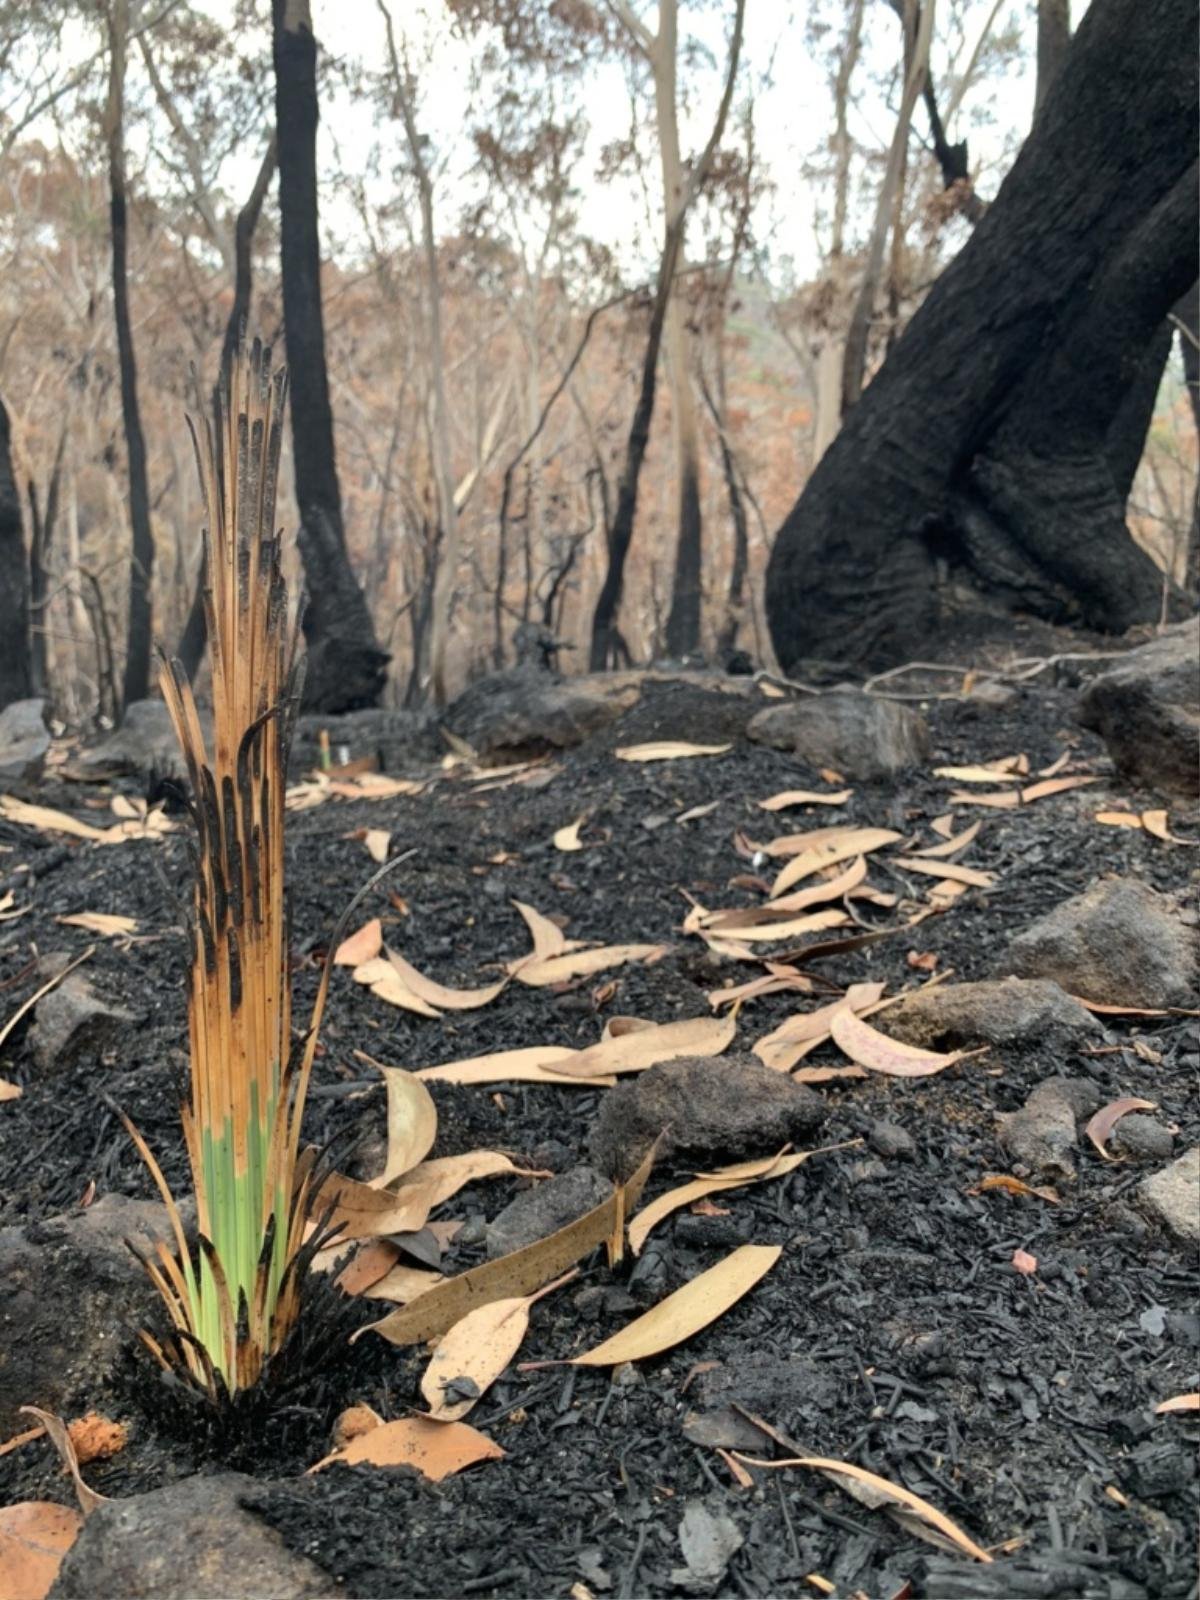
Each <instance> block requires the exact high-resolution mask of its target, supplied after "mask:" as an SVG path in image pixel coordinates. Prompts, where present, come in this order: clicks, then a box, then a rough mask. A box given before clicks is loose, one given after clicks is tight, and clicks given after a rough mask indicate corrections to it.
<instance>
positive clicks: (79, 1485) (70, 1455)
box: [18, 1406, 108, 1518]
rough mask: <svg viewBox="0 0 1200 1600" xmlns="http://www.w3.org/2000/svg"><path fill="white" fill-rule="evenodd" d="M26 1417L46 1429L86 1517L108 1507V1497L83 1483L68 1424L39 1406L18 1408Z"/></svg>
mask: <svg viewBox="0 0 1200 1600" xmlns="http://www.w3.org/2000/svg"><path fill="white" fill-rule="evenodd" d="M18 1409H19V1410H20V1411H21V1414H22V1415H23V1416H26V1417H36V1418H37V1420H38V1421H39V1422H40V1423H41V1425H42V1427H43V1428H45V1430H46V1433H47V1434H48V1436H49V1439H50V1443H51V1444H52V1445H53V1446H54V1448H55V1450H56V1451H57V1452H58V1458H59V1460H60V1461H61V1462H62V1464H63V1466H64V1468H65V1469H66V1471H67V1473H68V1474H69V1476H70V1479H71V1482H72V1484H73V1485H74V1488H75V1498H76V1500H77V1501H78V1502H79V1509H80V1511H81V1512H82V1513H83V1515H84V1517H85V1518H87V1517H90V1516H91V1514H92V1512H93V1511H95V1509H96V1507H97V1506H102V1505H106V1504H107V1503H108V1496H107V1495H105V1494H97V1493H96V1491H95V1489H92V1488H89V1487H88V1485H87V1484H86V1483H84V1481H83V1477H82V1475H81V1474H80V1471H79V1460H78V1458H77V1457H76V1454H75V1444H74V1441H73V1440H72V1438H71V1435H70V1433H69V1432H68V1431H67V1427H66V1424H65V1423H64V1422H63V1420H62V1418H61V1417H56V1416H55V1415H54V1413H53V1412H52V1411H42V1410H41V1409H40V1408H39V1407H38V1406H21V1407H19V1408H18Z"/></svg>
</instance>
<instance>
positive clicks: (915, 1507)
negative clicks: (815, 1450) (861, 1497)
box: [734, 1451, 992, 1562]
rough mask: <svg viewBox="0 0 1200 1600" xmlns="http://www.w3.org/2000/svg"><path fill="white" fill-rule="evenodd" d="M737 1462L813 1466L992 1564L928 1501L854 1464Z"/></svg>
mask: <svg viewBox="0 0 1200 1600" xmlns="http://www.w3.org/2000/svg"><path fill="white" fill-rule="evenodd" d="M734 1454H735V1456H736V1458H737V1460H739V1461H743V1462H745V1463H746V1465H747V1466H751V1467H772V1468H775V1467H809V1468H811V1469H812V1470H813V1471H815V1472H823V1473H824V1474H825V1475H826V1476H827V1477H829V1478H832V1479H833V1481H834V1482H835V1483H837V1482H838V1481H839V1480H841V1481H842V1486H843V1487H845V1483H846V1481H847V1480H848V1481H850V1482H853V1483H857V1484H862V1485H863V1486H865V1487H866V1488H868V1489H871V1490H873V1491H874V1492H875V1493H876V1494H877V1495H879V1496H880V1497H881V1499H882V1500H884V1501H889V1502H891V1503H892V1504H894V1505H897V1506H900V1507H903V1508H904V1510H906V1511H911V1512H913V1513H914V1515H916V1516H917V1517H919V1518H920V1519H921V1521H922V1522H925V1523H927V1524H928V1525H929V1526H930V1527H931V1528H936V1530H937V1531H938V1533H940V1534H942V1535H943V1537H944V1538H947V1539H949V1540H950V1542H951V1544H953V1545H954V1546H956V1548H957V1549H959V1550H961V1551H962V1552H963V1554H964V1555H968V1556H971V1557H972V1558H973V1559H974V1560H976V1561H982V1562H990V1561H991V1560H992V1557H991V1556H990V1555H989V1554H988V1552H987V1551H986V1550H985V1549H984V1548H983V1547H982V1546H981V1545H977V1544H976V1543H975V1541H974V1539H972V1538H971V1537H970V1536H969V1535H968V1534H966V1533H964V1532H963V1530H962V1529H961V1528H960V1527H959V1526H958V1524H957V1523H954V1522H951V1520H950V1518H949V1517H947V1516H945V1515H944V1514H943V1513H942V1512H941V1511H939V1510H938V1509H937V1507H936V1506H931V1505H930V1504H929V1502H928V1500H922V1499H921V1497H920V1496H919V1495H915V1494H913V1492H912V1490H911V1489H905V1488H904V1487H903V1486H902V1485H900V1484H898V1483H891V1482H890V1481H889V1480H888V1479H887V1478H881V1477H879V1476H878V1474H876V1473H874V1472H868V1471H867V1470H866V1468H865V1467H857V1466H855V1465H854V1463H853V1462H851V1461H834V1460H831V1459H830V1458H829V1457H828V1456H791V1457H788V1458H786V1459H784V1460H782V1461H760V1460H757V1459H756V1458H755V1457H754V1456H747V1455H743V1454H742V1453H741V1452H740V1451H735V1452H734Z"/></svg>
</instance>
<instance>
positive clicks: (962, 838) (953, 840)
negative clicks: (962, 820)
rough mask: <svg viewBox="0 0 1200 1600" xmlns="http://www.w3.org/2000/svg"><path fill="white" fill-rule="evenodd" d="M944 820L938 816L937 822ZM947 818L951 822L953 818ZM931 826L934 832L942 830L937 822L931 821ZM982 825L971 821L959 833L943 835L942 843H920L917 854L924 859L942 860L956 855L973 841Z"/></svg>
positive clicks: (944, 819)
mask: <svg viewBox="0 0 1200 1600" xmlns="http://www.w3.org/2000/svg"><path fill="white" fill-rule="evenodd" d="M946 820H947V819H946V818H944V817H939V818H938V822H944V821H946ZM949 820H950V822H951V824H953V820H954V819H953V818H950V819H949ZM932 826H933V829H934V831H935V832H937V833H940V832H941V831H942V830H941V829H940V828H938V826H937V822H935V823H933V824H932ZM982 827H983V823H982V822H972V823H971V825H970V827H968V828H964V829H963V831H962V832H961V833H952V834H947V835H944V842H943V843H942V844H931V845H922V847H921V848H920V849H919V850H918V851H917V854H918V855H919V856H921V857H922V859H924V860H926V861H935V860H942V861H944V860H946V859H947V858H948V857H950V856H956V855H957V854H958V853H959V851H960V850H965V849H966V848H967V846H968V845H969V844H971V843H973V842H974V840H975V838H976V837H977V835H978V833H979V830H980V828H982Z"/></svg>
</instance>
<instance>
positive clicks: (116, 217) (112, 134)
mask: <svg viewBox="0 0 1200 1600" xmlns="http://www.w3.org/2000/svg"><path fill="white" fill-rule="evenodd" d="M108 39H109V53H110V56H109V79H108V111H107V117H106V121H107V130H106V131H107V134H108V183H109V218H110V224H111V231H112V283H113V318H114V321H115V322H116V328H117V362H118V365H119V367H120V371H121V415H122V418H123V420H124V424H125V453H126V456H127V458H128V465H129V522H130V526H131V529H132V532H133V550H132V553H131V555H130V561H129V621H128V626H127V631H126V637H125V677H124V685H123V688H122V691H121V705H122V709H123V708H124V707H125V706H127V705H129V704H131V702H132V701H134V700H144V699H145V698H146V696H147V695H148V694H149V693H150V650H151V642H152V640H151V627H152V618H151V612H150V607H151V582H152V579H153V575H154V533H153V530H152V528H151V525H150V488H149V482H148V479H147V472H146V440H145V436H144V434H143V433H142V417H141V411H140V409H139V407H138V392H137V362H136V361H135V359H134V354H133V326H132V323H131V320H130V315H129V262H128V255H129V228H128V217H127V207H126V187H125V115H124V108H125V50H126V45H127V43H128V39H129V5H128V0H113V3H112V6H111V9H110V11H109V14H108Z"/></svg>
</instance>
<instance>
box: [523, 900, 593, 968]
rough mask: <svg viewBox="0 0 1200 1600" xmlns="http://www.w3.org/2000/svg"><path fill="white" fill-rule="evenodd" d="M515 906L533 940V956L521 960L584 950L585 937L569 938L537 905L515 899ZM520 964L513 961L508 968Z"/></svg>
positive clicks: (540, 958) (546, 959) (544, 959)
mask: <svg viewBox="0 0 1200 1600" xmlns="http://www.w3.org/2000/svg"><path fill="white" fill-rule="evenodd" d="M513 906H514V907H515V909H516V910H517V911H518V912H519V914H520V917H521V920H522V921H523V922H524V924H525V926H526V927H527V928H528V929H529V933H530V937H531V938H532V940H533V954H532V956H522V957H521V961H531V960H532V961H548V960H549V959H550V957H551V956H562V955H566V953H567V951H568V950H582V949H583V948H584V946H585V944H586V943H587V941H586V940H585V939H568V938H567V937H566V935H565V934H564V933H563V931H562V929H561V928H560V927H559V925H558V923H557V922H551V920H550V918H549V917H547V916H544V915H543V914H542V913H541V912H540V911H538V910H536V909H535V907H533V906H529V905H526V904H525V902H524V901H523V900H514V901H513ZM519 965H520V962H513V963H512V964H511V965H510V966H509V969H508V970H509V971H510V972H512V971H513V970H514V968H515V967H517V966H519Z"/></svg>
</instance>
